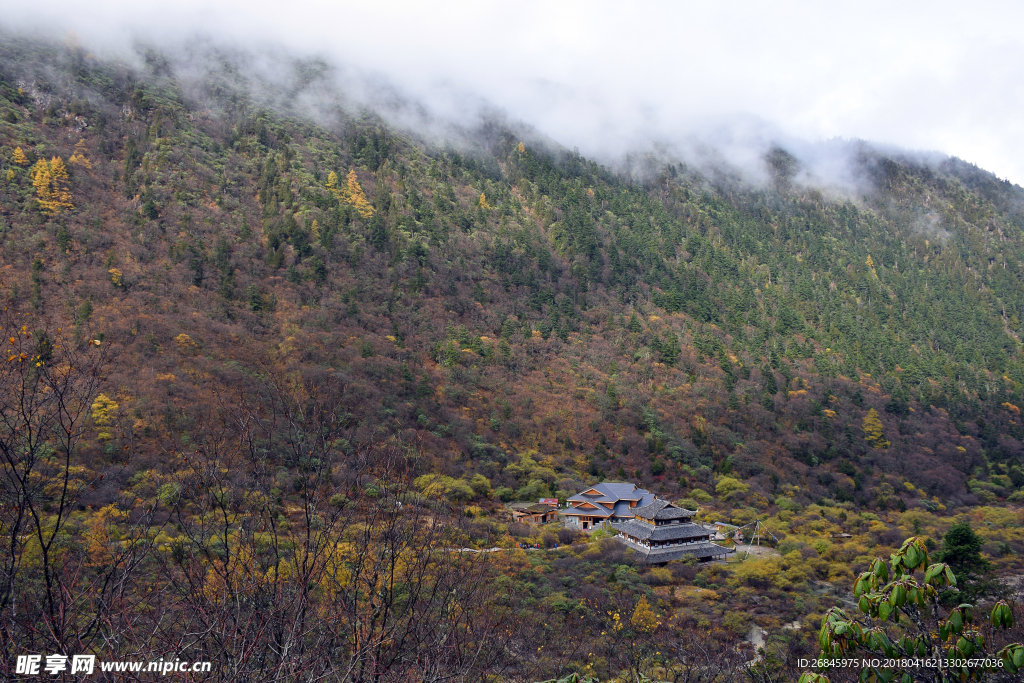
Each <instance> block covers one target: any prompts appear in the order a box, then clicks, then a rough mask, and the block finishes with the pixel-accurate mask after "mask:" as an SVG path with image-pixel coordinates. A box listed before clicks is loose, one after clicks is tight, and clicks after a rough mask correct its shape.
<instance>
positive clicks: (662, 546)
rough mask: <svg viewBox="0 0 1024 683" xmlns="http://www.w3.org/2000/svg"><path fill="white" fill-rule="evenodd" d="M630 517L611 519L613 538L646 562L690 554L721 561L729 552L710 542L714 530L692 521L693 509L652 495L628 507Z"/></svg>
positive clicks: (681, 557) (656, 561) (663, 560)
mask: <svg viewBox="0 0 1024 683" xmlns="http://www.w3.org/2000/svg"><path fill="white" fill-rule="evenodd" d="M630 512H631V517H630V518H629V519H624V520H621V521H612V523H611V526H612V528H614V529H615V530H616V531H618V532H619V534H618V536H617V537H616V538H618V539H619V541H620V542H622V543H623V544H624V545H625V546H626V547H627V548H632V549H633V550H635V551H637V552H638V553H640V554H641V555H642V556H643V557H644V561H645V562H646V563H647V564H663V563H665V562H671V561H672V560H680V559H683V558H684V557H686V556H687V555H691V556H693V557H695V558H696V559H698V560H700V561H701V562H707V561H708V560H721V559H724V558H725V556H726V555H727V554H728V553H730V552H732V551H731V550H729V549H728V548H724V547H722V546H720V545H716V544H715V543H712V542H711V541H712V538H713V537H714V536H715V530H714V529H708V528H707V527H704V526H702V525H700V524H696V523H694V521H693V518H694V515H696V514H697V512H696V510H687V509H685V508H681V507H679V506H677V505H673V504H672V503H670V502H668V501H667V500H661V499H658V498H654V499H653V500H652V501H650V502H649V503H646V504H645V505H643V506H636V507H634V508H632V509H631V510H630Z"/></svg>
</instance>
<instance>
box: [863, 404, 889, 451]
mask: <svg viewBox="0 0 1024 683" xmlns="http://www.w3.org/2000/svg"><path fill="white" fill-rule="evenodd" d="M862 429H863V430H864V440H865V441H867V442H868V443H869V444H871V447H872V448H877V449H878V450H885V449H886V448H888V447H889V442H888V441H887V440H886V438H885V432H884V431H882V421H881V420H880V419H878V411H877V410H875V409H874V408H872V409H871V410H869V411H868V414H867V415H865V416H864V425H863V427H862Z"/></svg>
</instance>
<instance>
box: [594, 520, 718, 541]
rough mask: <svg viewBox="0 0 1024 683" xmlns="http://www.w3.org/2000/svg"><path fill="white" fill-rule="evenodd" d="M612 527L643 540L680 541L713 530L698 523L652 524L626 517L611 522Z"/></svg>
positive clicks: (704, 534) (710, 534) (709, 532)
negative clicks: (622, 520)
mask: <svg viewBox="0 0 1024 683" xmlns="http://www.w3.org/2000/svg"><path fill="white" fill-rule="evenodd" d="M612 528H614V529H617V530H618V531H621V532H622V533H624V534H627V535H629V536H632V537H633V538H639V539H641V540H644V541H681V540H687V539H691V538H707V537H709V536H713V535H714V532H711V531H708V530H707V529H705V528H704V527H702V526H701V525H699V524H666V525H664V526H652V525H650V524H645V523H644V522H638V521H636V520H634V519H627V520H626V521H625V522H612Z"/></svg>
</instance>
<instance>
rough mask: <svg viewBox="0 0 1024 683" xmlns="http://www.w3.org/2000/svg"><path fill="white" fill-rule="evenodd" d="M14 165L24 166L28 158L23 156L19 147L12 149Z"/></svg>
mask: <svg viewBox="0 0 1024 683" xmlns="http://www.w3.org/2000/svg"><path fill="white" fill-rule="evenodd" d="M14 163H16V164H17V165H18V166H24V165H25V164H27V163H28V157H27V156H25V153H24V152H23V151H21V147H15V148H14Z"/></svg>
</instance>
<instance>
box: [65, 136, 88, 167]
mask: <svg viewBox="0 0 1024 683" xmlns="http://www.w3.org/2000/svg"><path fill="white" fill-rule="evenodd" d="M68 163H69V164H77V165H79V166H84V167H85V168H92V162H91V161H89V160H88V159H86V158H85V140H83V139H79V141H78V144H76V145H75V151H74V153H73V154H72V155H71V156H70V157H69V158H68Z"/></svg>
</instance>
